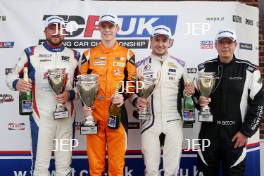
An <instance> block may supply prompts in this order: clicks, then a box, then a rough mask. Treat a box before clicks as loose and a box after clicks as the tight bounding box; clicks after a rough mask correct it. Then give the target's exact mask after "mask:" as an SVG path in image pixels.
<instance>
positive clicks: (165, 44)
mask: <svg viewBox="0 0 264 176" xmlns="http://www.w3.org/2000/svg"><path fill="white" fill-rule="evenodd" d="M150 45H151V48H152V51H153V52H154V53H155V54H156V55H164V54H165V53H166V52H167V51H168V48H169V47H170V45H171V39H169V38H168V37H167V36H165V35H156V36H153V37H151V39H150Z"/></svg>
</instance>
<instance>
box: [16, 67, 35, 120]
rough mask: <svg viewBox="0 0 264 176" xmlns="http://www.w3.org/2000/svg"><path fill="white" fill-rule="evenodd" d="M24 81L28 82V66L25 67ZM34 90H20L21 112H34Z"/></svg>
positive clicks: (24, 113) (28, 113) (25, 113)
mask: <svg viewBox="0 0 264 176" xmlns="http://www.w3.org/2000/svg"><path fill="white" fill-rule="evenodd" d="M24 81H27V82H28V68H27V67H24ZM32 111H33V109H32V91H27V92H19V114H20V115H30V114H32Z"/></svg>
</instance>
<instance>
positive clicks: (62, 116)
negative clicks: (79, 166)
mask: <svg viewBox="0 0 264 176" xmlns="http://www.w3.org/2000/svg"><path fill="white" fill-rule="evenodd" d="M64 28H65V23H64V20H63V19H62V18H61V17H59V16H50V17H48V18H47V19H46V21H45V30H44V33H45V36H46V41H45V42H44V43H43V44H41V45H38V46H33V47H29V48H26V49H25V50H24V52H23V54H22V55H21V57H20V58H19V61H18V63H17V65H16V67H15V69H14V71H13V73H11V74H9V75H8V76H7V84H8V86H9V87H10V88H11V89H12V90H16V91H20V92H28V91H32V94H33V100H32V102H33V108H32V109H33V113H32V114H31V115H30V130H31V139H32V168H31V169H32V171H31V172H32V173H31V174H33V175H34V176H48V175H50V174H49V171H48V168H49V164H50V159H51V152H52V150H55V165H56V176H70V175H71V167H70V165H71V156H72V150H71V147H70V146H71V145H70V144H71V142H72V141H71V139H72V132H73V130H72V126H73V117H72V116H73V112H74V109H73V104H72V100H73V99H74V98H75V91H74V89H73V79H74V75H76V74H78V73H77V72H78V70H77V65H78V60H79V57H80V54H79V53H78V52H77V51H75V50H71V49H68V48H66V47H65V46H64V45H63V43H62V41H63V40H64V34H63V33H64V32H65V31H64V30H63V29H64ZM25 67H27V70H28V77H29V81H28V82H27V81H25V80H23V77H26V76H27V75H23V70H24V68H25ZM60 139H63V140H64V141H63V145H61V146H60ZM55 141H57V142H56V143H57V144H56V145H57V148H54V143H55ZM33 172H34V173H33Z"/></svg>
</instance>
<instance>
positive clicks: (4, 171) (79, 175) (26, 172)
mask: <svg viewBox="0 0 264 176" xmlns="http://www.w3.org/2000/svg"><path fill="white" fill-rule="evenodd" d="M130 156H133V158H126V166H125V169H124V172H125V175H126V176H143V175H144V161H143V158H142V157H141V155H138V154H137V155H128V156H127V157H130ZM185 156H187V157H185ZM195 156H196V155H193V154H192V156H188V154H184V156H183V157H182V158H181V164H180V170H179V174H178V175H179V176H195V174H196V173H197V166H196V162H197V158H196V157H195ZM75 157H78V156H75ZM82 157H83V156H82ZM30 167H31V160H30V159H0V176H30ZM72 167H73V169H72V173H73V174H74V176H88V161H87V159H86V158H82V159H73V161H72ZM106 167H107V166H106ZM161 167H162V162H161ZM106 169H107V168H106ZM50 170H52V172H51V176H55V171H54V160H51V168H50ZM160 173H161V176H163V170H162V169H161V170H160ZM253 175H254V176H260V151H259V150H256V151H251V152H248V154H247V158H246V174H245V176H253Z"/></svg>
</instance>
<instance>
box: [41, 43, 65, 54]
mask: <svg viewBox="0 0 264 176" xmlns="http://www.w3.org/2000/svg"><path fill="white" fill-rule="evenodd" d="M43 46H44V48H46V49H47V50H48V51H51V52H62V51H63V50H64V48H65V46H64V45H63V44H61V45H60V46H59V47H52V46H51V45H50V44H48V42H47V41H45V42H44V43H43Z"/></svg>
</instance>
